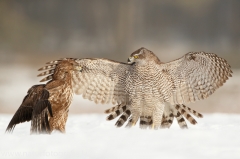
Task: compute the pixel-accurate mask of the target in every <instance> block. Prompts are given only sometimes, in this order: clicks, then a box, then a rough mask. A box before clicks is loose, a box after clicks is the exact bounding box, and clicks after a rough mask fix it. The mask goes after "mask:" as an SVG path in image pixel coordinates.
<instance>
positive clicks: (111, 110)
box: [105, 104, 124, 114]
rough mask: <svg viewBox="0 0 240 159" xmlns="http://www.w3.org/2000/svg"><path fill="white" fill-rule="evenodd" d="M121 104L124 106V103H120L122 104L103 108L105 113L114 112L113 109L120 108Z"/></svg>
mask: <svg viewBox="0 0 240 159" xmlns="http://www.w3.org/2000/svg"><path fill="white" fill-rule="evenodd" d="M123 106H124V105H122V104H119V105H116V106H114V107H112V108H110V109H107V110H105V113H106V114H109V113H111V112H114V111H116V110H118V109H120V108H121V107H123Z"/></svg>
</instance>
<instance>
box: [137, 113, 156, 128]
mask: <svg viewBox="0 0 240 159" xmlns="http://www.w3.org/2000/svg"><path fill="white" fill-rule="evenodd" d="M152 123H153V121H152V117H151V116H148V117H145V116H141V117H140V128H141V129H147V128H150V127H151V126H152Z"/></svg>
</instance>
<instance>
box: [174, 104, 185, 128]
mask: <svg viewBox="0 0 240 159" xmlns="http://www.w3.org/2000/svg"><path fill="white" fill-rule="evenodd" d="M173 116H174V117H175V118H176V119H177V122H178V125H179V126H180V128H181V129H187V128H188V127H187V123H186V122H185V119H184V118H183V116H182V115H181V113H180V112H179V111H178V110H176V109H174V111H173Z"/></svg>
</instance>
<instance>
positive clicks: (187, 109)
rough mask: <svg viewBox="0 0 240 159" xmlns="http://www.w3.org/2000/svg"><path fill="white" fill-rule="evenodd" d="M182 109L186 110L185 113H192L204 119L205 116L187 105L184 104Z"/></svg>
mask: <svg viewBox="0 0 240 159" xmlns="http://www.w3.org/2000/svg"><path fill="white" fill-rule="evenodd" d="M180 107H182V109H184V110H185V111H188V112H190V113H192V114H193V115H194V116H196V117H198V118H203V115H202V114H200V113H198V112H197V111H195V110H193V109H191V108H189V107H187V106H186V105H184V104H182V105H180Z"/></svg>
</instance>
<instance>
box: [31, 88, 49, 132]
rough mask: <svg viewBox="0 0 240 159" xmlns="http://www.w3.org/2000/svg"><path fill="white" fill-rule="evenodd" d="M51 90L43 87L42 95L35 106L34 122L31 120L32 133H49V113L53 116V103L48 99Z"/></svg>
mask: <svg viewBox="0 0 240 159" xmlns="http://www.w3.org/2000/svg"><path fill="white" fill-rule="evenodd" d="M48 98H49V92H48V91H47V90H46V89H43V90H42V92H41V97H40V98H39V99H38V101H37V103H36V104H35V105H34V106H33V112H32V122H31V133H34V134H42V133H43V134H44V133H46V134H49V133H50V131H51V130H50V125H49V120H48V115H50V116H51V117H53V114H52V107H51V103H50V102H49V101H48Z"/></svg>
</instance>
